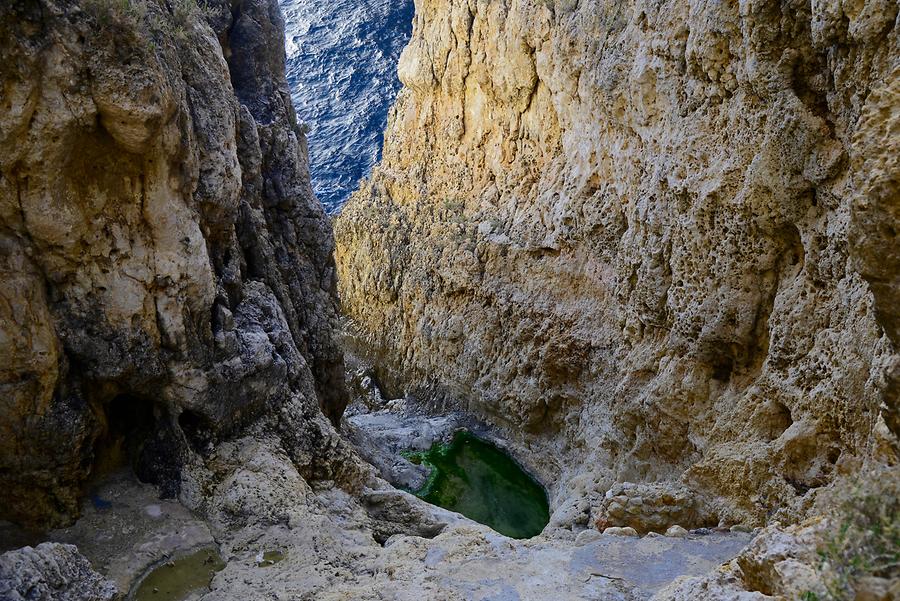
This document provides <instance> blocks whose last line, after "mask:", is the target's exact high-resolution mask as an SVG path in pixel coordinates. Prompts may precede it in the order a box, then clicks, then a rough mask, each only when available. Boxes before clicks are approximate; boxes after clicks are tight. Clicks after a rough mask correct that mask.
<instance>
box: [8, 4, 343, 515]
mask: <svg viewBox="0 0 900 601" xmlns="http://www.w3.org/2000/svg"><path fill="white" fill-rule="evenodd" d="M201 4H202V8H201V6H200V5H198V3H196V2H194V1H193V0H179V1H177V2H164V1H161V0H129V1H126V2H118V1H113V0H79V1H69V0H14V1H12V2H4V3H3V5H2V7H0V52H2V55H3V57H4V59H3V64H2V65H0V106H2V110H0V431H2V435H0V519H13V520H16V521H20V522H28V523H31V524H33V525H42V526H47V525H54V524H60V523H64V522H66V521H67V520H69V519H71V518H72V517H73V516H74V515H75V514H76V513H77V507H78V498H79V496H80V494H81V488H82V486H83V485H84V483H85V482H86V480H87V479H88V478H90V477H92V476H94V475H96V471H97V469H98V461H99V462H101V463H103V462H104V461H105V460H104V458H101V457H98V455H99V454H101V452H102V453H106V454H115V453H117V452H118V453H120V454H124V455H126V461H130V462H131V463H132V465H133V466H134V468H135V470H136V471H137V473H138V475H139V476H141V477H142V479H145V480H146V481H150V482H153V483H156V484H158V485H160V487H161V489H162V492H163V493H165V494H169V495H171V494H176V493H177V492H178V488H179V485H180V480H179V472H180V467H181V466H182V465H183V464H184V463H185V462H188V461H191V458H192V457H195V456H197V454H198V453H200V454H202V453H204V452H206V451H207V450H209V449H210V448H211V447H210V443H212V442H214V441H215V440H217V439H221V438H223V437H227V436H229V435H231V434H234V433H236V432H238V431H239V430H241V429H242V428H243V427H244V426H245V425H247V424H248V423H250V422H252V421H254V420H255V419H256V418H257V417H258V416H260V415H265V416H266V419H267V420H268V423H270V425H271V428H273V429H275V430H277V431H279V432H280V433H281V436H282V437H283V438H285V439H286V443H285V447H286V448H288V449H289V450H290V451H291V452H292V453H293V454H294V457H295V460H296V461H297V462H298V465H299V466H300V467H301V470H302V471H304V475H307V476H309V475H312V476H315V475H316V474H315V473H313V472H317V470H318V471H320V472H321V471H322V470H319V467H316V464H317V461H318V459H320V458H322V457H324V456H327V454H328V453H329V450H328V449H329V448H330V447H329V444H327V439H328V438H329V437H330V436H332V435H333V430H331V427H330V426H329V425H328V424H327V422H326V421H325V419H324V418H323V417H322V411H324V413H325V414H327V415H328V417H330V418H331V419H332V420H334V421H336V420H338V419H339V418H340V415H341V413H342V411H343V407H344V405H345V403H346V392H345V389H344V385H343V359H342V355H341V352H340V351H339V349H338V347H337V346H336V343H335V339H334V337H333V328H334V326H335V319H336V315H337V310H336V296H335V276H334V262H333V259H332V247H333V238H332V235H331V229H330V224H329V222H328V220H327V218H326V217H325V215H324V214H323V211H322V208H321V206H320V205H319V203H318V202H317V201H316V199H315V197H314V196H313V194H312V190H311V188H310V185H309V175H308V171H307V160H306V146H305V144H306V142H305V137H304V135H303V133H302V131H300V129H299V128H298V127H297V124H296V118H295V115H294V111H293V108H292V105H291V102H290V95H289V93H288V89H287V84H286V80H285V76H284V39H283V38H284V33H283V23H282V21H281V15H280V12H279V8H278V5H277V2H276V1H275V0H235V1H232V2H226V1H224V0H222V1H212V2H204V3H201ZM320 408H321V410H322V411H320ZM136 416H137V417H136ZM141 416H143V417H141ZM123 449H124V450H123ZM107 459H109V460H111V461H114V460H115V458H114V457H113V458H107ZM324 471H325V472H327V471H328V470H324ZM318 475H319V476H322V477H333V474H328V473H324V474H323V473H319V474H318Z"/></svg>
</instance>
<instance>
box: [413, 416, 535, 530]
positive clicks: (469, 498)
mask: <svg viewBox="0 0 900 601" xmlns="http://www.w3.org/2000/svg"><path fill="white" fill-rule="evenodd" d="M406 456H407V458H408V459H410V460H411V461H413V462H414V463H423V464H425V465H427V466H429V467H431V468H432V469H431V473H430V474H429V477H428V481H427V482H426V483H425V486H424V487H422V489H421V490H418V491H413V493H414V494H415V495H416V496H417V497H419V498H421V499H423V500H425V501H428V502H429V503H431V504H432V505H437V506H439V507H443V508H445V509H449V510H451V511H456V512H459V513H461V514H463V515H464V516H466V517H467V518H469V519H472V520H475V521H476V522H480V523H482V524H485V525H487V526H490V527H491V528H493V529H494V530H496V531H497V532H499V533H501V534H505V535H506V536H509V537H511V538H530V537H532V536H536V535H538V534H540V532H541V530H543V529H544V526H546V525H547V522H548V521H549V520H550V510H549V506H548V504H547V493H546V492H545V491H544V489H543V487H541V485H540V484H538V482H537V481H535V479H534V478H532V477H531V476H530V475H528V474H527V473H526V472H525V471H524V470H523V469H522V468H521V467H520V466H519V464H517V463H516V462H515V461H513V459H512V458H510V457H509V456H507V455H506V454H505V453H504V452H503V451H501V450H500V449H498V448H497V447H495V446H494V445H492V444H490V443H488V442H485V441H483V440H480V439H479V438H477V437H476V436H474V435H473V434H471V433H470V432H458V433H457V434H456V435H455V436H454V437H453V440H452V441H451V442H450V444H441V443H438V444H435V445H434V446H432V447H431V449H429V450H428V451H424V452H410V453H407V454H406Z"/></svg>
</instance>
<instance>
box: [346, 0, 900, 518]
mask: <svg viewBox="0 0 900 601" xmlns="http://www.w3.org/2000/svg"><path fill="white" fill-rule="evenodd" d="M416 13H417V16H416V21H415V28H414V33H413V39H412V41H411V43H410V45H409V46H408V48H407V49H406V51H405V52H404V54H403V56H402V58H401V61H400V65H399V73H400V77H401V79H402V81H403V82H404V84H405V88H404V90H403V91H402V92H401V94H400V98H399V100H398V102H397V104H396V106H395V108H394V111H393V113H392V117H391V120H390V123H389V126H388V131H387V139H386V143H385V149H384V160H383V162H382V164H381V166H380V167H379V168H377V169H376V171H375V173H374V174H373V176H372V177H371V180H370V181H369V182H367V183H366V184H365V185H364V186H363V188H362V190H361V191H360V192H358V193H357V194H356V196H355V197H354V198H353V199H352V200H351V201H350V203H349V204H348V205H347V206H346V207H345V208H344V210H343V212H342V214H341V215H340V217H339V218H338V220H337V221H336V225H335V232H336V238H337V263H338V272H339V281H340V284H339V286H340V293H341V302H342V303H343V307H344V310H345V311H346V312H347V313H348V315H349V316H350V317H351V318H352V320H353V322H354V326H355V327H356V328H357V330H358V332H359V340H360V341H361V344H362V345H363V346H364V347H365V348H366V349H367V352H369V353H371V355H372V356H373V357H374V358H375V359H376V360H377V362H378V364H379V372H380V373H379V375H380V378H381V380H382V381H383V383H384V384H385V385H386V386H387V387H388V388H389V389H390V392H392V393H393V394H397V393H398V392H400V391H401V390H403V389H407V390H412V391H414V392H416V393H417V394H419V395H420V396H423V397H426V398H430V399H433V400H436V401H438V402H447V403H451V404H454V403H455V404H459V405H461V406H464V407H468V408H470V409H471V410H473V411H475V412H476V413H479V414H481V415H483V416H486V417H487V418H488V419H491V420H492V421H494V422H495V423H498V424H500V425H504V426H507V427H509V428H510V429H511V431H513V432H514V433H518V434H520V435H521V437H522V439H523V440H526V441H537V442H542V443H543V444H544V445H545V448H548V449H550V451H551V452H547V453H546V454H545V457H544V459H538V460H537V465H536V468H537V469H538V470H540V471H542V472H543V474H544V477H545V479H546V480H548V481H551V482H552V483H553V492H554V496H555V500H556V502H557V503H559V502H560V501H561V499H564V498H566V496H567V495H571V499H573V500H574V501H573V503H574V506H576V507H580V509H578V510H577V511H576V513H578V512H580V513H582V514H583V512H584V507H585V506H586V505H591V506H592V507H594V509H593V510H592V513H591V516H592V518H595V517H596V519H597V520H600V521H601V522H607V523H613V524H615V523H621V522H624V523H628V520H629V518H628V515H625V517H624V518H622V519H616V518H615V515H611V514H609V513H608V512H607V511H606V508H607V507H608V505H609V503H610V501H609V499H606V500H604V501H602V502H601V503H599V504H598V503H597V502H596V501H595V500H593V501H591V502H590V503H581V504H580V505H579V504H578V501H577V500H578V499H579V498H580V499H595V498H596V496H597V495H602V494H603V492H604V491H605V490H607V489H608V488H609V486H610V485H611V484H612V483H613V482H615V481H628V482H633V483H637V484H639V485H640V486H638V487H637V488H636V489H632V490H631V492H629V493H628V495H631V496H628V495H624V496H623V499H626V500H627V499H630V498H632V497H634V498H636V499H639V500H642V499H643V498H644V497H647V498H652V499H653V503H657V502H658V504H659V506H660V507H661V508H664V507H666V506H667V505H668V504H670V501H671V502H672V503H675V500H677V499H678V498H685V499H689V500H690V506H689V507H675V506H673V507H672V509H671V512H672V516H671V517H672V519H671V521H673V522H674V521H676V520H678V519H687V518H683V516H697V518H696V519H697V521H698V522H702V523H706V522H708V521H712V523H715V522H716V521H717V520H724V521H725V522H726V523H737V522H745V523H760V522H762V521H764V520H765V519H766V518H767V517H772V516H773V515H774V516H780V517H786V518H791V517H794V516H798V515H800V514H802V513H803V511H804V510H805V508H807V507H808V506H809V504H810V503H811V501H812V500H813V498H814V497H815V495H816V490H817V489H819V488H820V487H822V486H823V485H825V484H827V483H828V482H830V481H831V480H832V479H833V478H834V477H835V474H837V473H845V474H847V473H852V472H853V470H854V469H855V467H856V466H858V465H859V463H860V462H861V461H863V460H867V459H868V458H871V457H873V456H874V455H875V454H876V449H881V450H882V451H879V452H888V453H890V451H889V450H888V451H885V449H889V448H890V444H889V443H890V434H889V431H888V429H887V427H886V425H885V419H884V417H883V416H882V413H884V415H885V416H886V417H887V422H888V425H893V427H894V428H895V432H896V429H897V421H896V417H894V418H893V419H892V418H891V409H890V407H888V406H887V405H885V403H893V404H894V410H895V409H896V402H897V394H896V391H897V384H896V382H897V377H896V374H897V371H896V367H894V368H891V365H896V364H897V363H896V362H897V356H896V354H895V353H896V350H895V349H896V347H895V346H894V344H896V343H897V339H896V325H897V320H898V319H900V307H898V304H897V298H896V292H897V289H898V288H897V277H898V271H900V270H898V264H897V248H898V245H897V233H896V223H897V221H896V220H897V201H896V198H897V194H896V191H897V181H898V173H900V171H898V159H897V153H896V148H895V147H896V140H897V126H898V125H897V124H898V119H897V111H898V110H900V108H898V98H897V90H896V85H895V84H896V81H897V79H898V75H897V74H898V68H900V49H898V44H900V35H898V27H897V4H896V3H895V2H891V1H888V0H869V1H865V2H862V1H861V2H856V3H846V2H845V3H838V2H827V1H823V2H813V3H807V2H773V1H753V0H748V1H742V2H714V3H711V2H703V1H684V0H669V1H666V2H649V1H640V0H632V1H628V2H611V1H610V2H606V1H601V0H582V1H580V2H579V1H575V0H544V1H537V0H511V1H505V0H502V1H495V2H487V1H475V0H470V1H465V0H420V1H419V2H417V5H416ZM851 231H852V232H854V233H853V236H851ZM851 238H853V240H854V242H853V244H852V245H851V243H850V242H851ZM851 249H853V253H851ZM851 254H853V256H851ZM854 257H855V258H854ZM873 292H874V295H873ZM885 332H887V333H888V334H890V335H892V336H894V339H893V341H892V340H891V339H890V338H889V337H888V336H886V335H885ZM891 369H894V370H895V371H894V372H893V373H894V380H893V385H892V384H891V381H892V380H891V378H890V370H891ZM892 386H893V391H894V392H893V393H892V394H893V397H891V396H890V390H891V387H892ZM886 392H887V393H889V394H886ZM893 415H894V416H895V415H896V414H895V413H894V414H893ZM882 458H884V457H882ZM650 482H662V483H665V486H663V488H662V489H661V490H663V491H666V490H668V492H659V491H660V489H658V488H654V487H652V486H649V484H648V483H650ZM642 487H643V488H642ZM685 491H686V492H685ZM623 494H624V493H623ZM638 505H639V501H638V500H636V501H634V502H633V506H638ZM660 511H662V509H660ZM638 513H640V512H638ZM651 513H652V512H651ZM680 516H681V517H680ZM657 518H658V516H651V517H649V518H648V519H652V520H656V521H659V520H658V519H657ZM578 519H584V517H583V515H582V516H581V517H580V518H578ZM640 525H641V524H638V526H640ZM661 526H664V524H661V525H657V527H661Z"/></svg>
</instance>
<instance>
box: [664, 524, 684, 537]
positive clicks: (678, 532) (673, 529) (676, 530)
mask: <svg viewBox="0 0 900 601" xmlns="http://www.w3.org/2000/svg"><path fill="white" fill-rule="evenodd" d="M687 535H688V531H687V530H685V529H684V528H682V527H681V526H679V525H678V524H673V525H672V526H669V527H668V528H667V529H666V536H674V537H676V538H684V537H685V536H687Z"/></svg>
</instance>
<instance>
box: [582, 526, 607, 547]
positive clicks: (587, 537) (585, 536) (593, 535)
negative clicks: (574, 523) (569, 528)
mask: <svg viewBox="0 0 900 601" xmlns="http://www.w3.org/2000/svg"><path fill="white" fill-rule="evenodd" d="M601 536H603V535H602V534H600V533H599V532H597V531H596V530H593V529H588V530H582V531H581V532H579V533H578V536H576V537H575V546H576V547H582V546H584V545H587V544H589V543H592V542H594V541H597V540H599V539H600V537H601Z"/></svg>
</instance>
